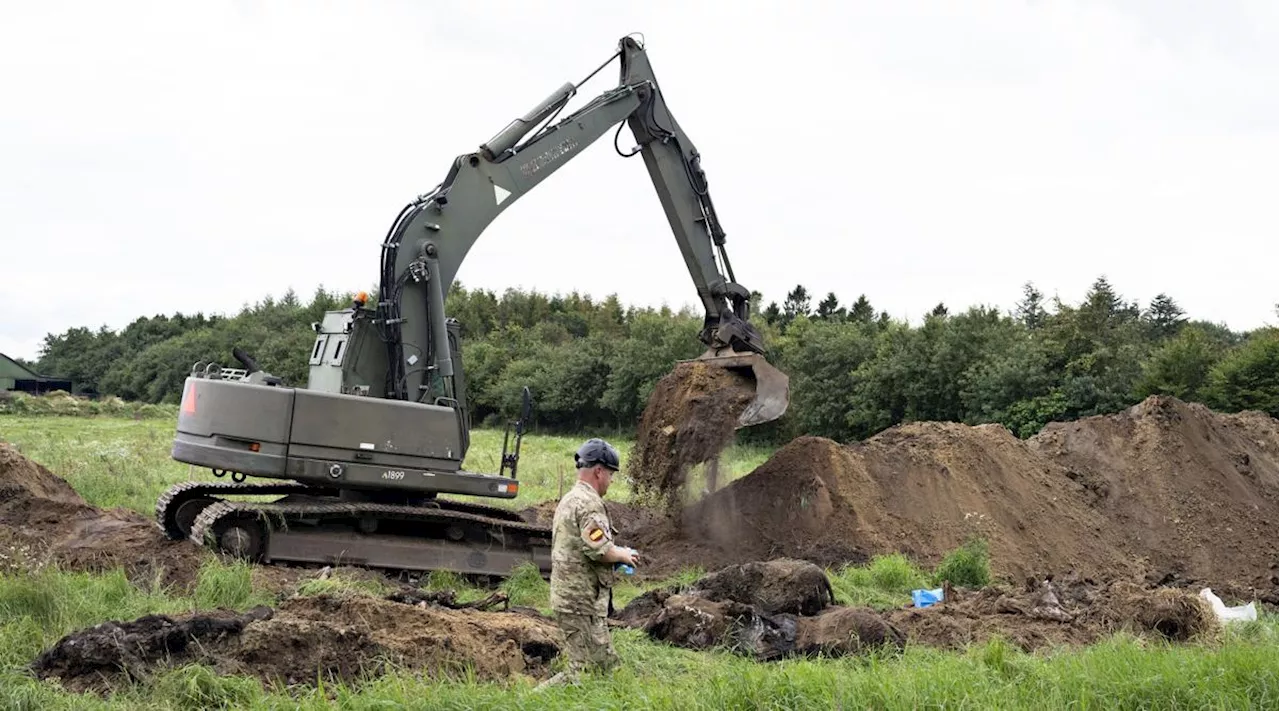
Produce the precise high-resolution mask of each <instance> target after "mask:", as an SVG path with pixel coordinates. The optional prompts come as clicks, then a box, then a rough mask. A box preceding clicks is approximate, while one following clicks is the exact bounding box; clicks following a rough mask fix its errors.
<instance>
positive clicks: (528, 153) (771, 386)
mask: <svg viewBox="0 0 1280 711" xmlns="http://www.w3.org/2000/svg"><path fill="white" fill-rule="evenodd" d="M615 58H617V59H620V60H621V61H620V64H621V71H620V80H619V83H618V85H617V86H616V87H614V88H611V89H609V90H608V91H605V92H604V93H602V94H600V95H599V96H597V97H595V98H594V99H593V100H591V101H590V102H589V103H588V104H587V105H585V106H584V107H582V108H581V109H578V110H577V111H575V112H573V113H571V114H569V115H568V116H566V117H564V118H562V119H560V120H559V121H558V122H556V123H551V120H553V119H554V118H555V116H556V115H557V114H558V113H559V112H560V111H561V110H562V109H563V108H564V106H565V105H566V104H567V103H568V101H569V100H570V99H571V98H572V97H573V96H574V95H575V94H576V93H577V88H578V86H580V85H581V84H582V83H584V82H585V81H587V80H588V79H590V78H591V76H594V75H595V74H596V73H598V72H599V71H600V70H601V69H603V68H604V67H605V66H607V65H608V64H609V63H610V62H612V60H613V59H615ZM544 121H545V122H547V123H546V124H545V125H544V126H543V127H542V128H540V129H535V127H536V126H537V124H539V123H542V122H544ZM623 123H625V124H626V125H627V126H628V127H629V128H630V129H631V132H632V134H633V136H634V137H635V139H636V142H637V144H638V145H637V146H636V147H635V148H634V149H632V151H631V152H629V153H623V152H622V151H621V150H618V152H619V153H620V154H621V155H623V156H625V157H630V156H633V155H635V154H636V153H639V154H640V155H641V156H642V158H643V160H644V163H645V166H646V168H647V169H648V172H649V176H650V178H651V179H652V182H653V185H654V188H655V190H656V191H657V194H658V198H659V201H660V202H661V204H662V207H663V210H664V211H665V213H666V215H667V219H668V221H669V222H670V225H671V229H672V232H673V234H674V236H675V238H676V242H677V244H678V245H679V248H680V252H681V254H682V255H683V257H684V260H685V263H686V264H687V266H688V268H689V273H690V276H691V277H692V278H693V282H694V287H695V290H696V292H697V294H698V297H699V298H700V300H701V301H702V304H703V306H704V308H705V312H706V315H705V320H704V325H703V329H702V331H701V333H700V336H699V338H700V340H701V341H702V342H703V343H704V344H706V345H707V348H708V350H707V352H706V353H704V355H703V359H705V360H708V361H712V360H714V359H717V358H723V359H726V360H724V361H723V362H721V361H716V362H717V363H719V364H721V365H725V366H727V367H735V368H739V369H742V370H744V371H745V370H750V371H751V372H752V374H753V375H755V376H756V378H757V382H758V383H759V385H758V387H760V388H761V389H762V392H761V397H760V398H758V402H757V403H756V406H754V407H752V408H751V409H750V410H749V412H747V413H744V416H743V418H742V424H744V425H746V424H756V423H758V422H763V421H767V420H771V419H776V418H777V417H779V416H781V414H782V412H783V411H785V408H786V401H787V392H786V378H785V376H784V375H782V374H781V373H779V372H777V371H776V370H774V369H772V367H771V366H769V365H768V363H766V362H765V361H764V359H763V358H762V357H760V356H761V355H762V354H763V352H764V343H763V341H762V339H761V337H760V334H759V332H758V331H757V330H756V329H755V328H754V327H753V326H752V325H751V324H750V323H749V322H748V320H747V315H748V300H749V298H750V292H749V291H748V290H747V289H745V288H744V287H743V286H741V285H740V284H738V283H736V281H735V280H734V277H733V271H732V267H731V266H730V264H729V260H728V255H727V254H726V252H725V248H724V244H725V233H724V230H723V228H722V227H721V225H720V222H719V219H718V217H717V215H716V212H715V208H714V206H713V205H712V202H711V196H710V193H709V192H708V190H707V178H706V174H705V173H704V172H703V170H702V167H701V157H700V155H699V154H698V151H697V149H696V148H695V147H694V145H693V142H692V141H690V140H689V138H688V136H686V135H685V134H684V132H683V131H682V130H681V128H680V126H679V124H678V123H677V122H676V121H675V118H674V117H673V116H672V114H671V111H670V110H669V109H668V107H667V105H666V102H665V100H664V99H663V96H662V91H661V89H660V87H659V85H658V82H657V78H656V77H655V75H654V72H653V68H652V66H651V65H650V63H649V59H648V57H647V55H646V54H645V50H644V48H643V46H642V45H641V44H640V43H638V42H637V41H636V40H635V39H633V38H632V37H629V36H628V37H624V38H623V39H622V40H621V41H620V42H619V47H618V51H617V53H616V54H615V55H614V56H613V57H610V59H609V60H608V61H606V62H605V64H604V65H601V67H600V68H598V69H596V71H595V72H592V75H590V76H588V77H587V79H584V80H583V82H579V84H578V85H574V84H569V83H567V84H565V85H564V86H562V87H560V88H559V89H558V90H557V91H556V92H555V93H553V94H552V95H551V96H549V97H547V99H546V100H544V101H543V102H542V103H540V104H539V105H538V106H537V107H535V108H534V109H533V110H532V111H530V112H529V113H527V114H525V115H524V116H523V117H521V118H519V119H516V120H515V121H513V122H511V123H510V124H509V125H508V126H507V127H506V128H504V129H503V130H502V131H500V132H499V133H498V134H497V135H495V136H494V137H493V138H492V139H490V140H489V141H487V142H485V143H484V144H482V145H481V146H480V147H479V150H477V151H475V152H472V153H468V154H465V155H461V156H459V157H458V158H456V159H455V160H454V163H453V166H452V167H451V169H450V170H449V173H448V175H447V176H446V177H445V179H444V181H443V182H441V183H440V185H438V186H436V188H435V189H434V190H432V191H431V192H429V193H427V194H425V195H421V196H419V197H418V198H417V199H416V200H414V201H413V202H412V203H410V204H409V205H407V206H406V207H405V208H404V210H402V211H401V213H400V214H399V215H398V216H397V218H396V220H395V222H394V223H393V225H392V227H391V229H390V230H389V232H388V236H387V239H386V240H385V241H384V244H383V247H382V248H383V258H382V271H381V275H380V287H379V294H378V303H377V305H376V313H377V316H376V318H375V321H374V323H375V324H376V326H377V327H378V330H379V334H380V337H381V340H382V342H383V343H384V344H385V346H386V350H387V372H386V379H385V396H386V397H389V398H393V399H401V400H414V401H424V400H427V399H429V398H432V397H434V398H436V401H437V402H441V401H445V402H447V401H456V400H457V399H458V397H457V392H456V390H457V388H456V386H455V385H453V376H454V364H453V362H452V359H453V351H454V349H451V348H449V347H447V346H444V344H447V343H448V338H449V334H448V330H447V315H446V314H445V312H444V300H445V295H446V294H448V292H449V286H450V284H452V282H453V280H454V277H455V275H456V274H457V271H458V269H459V267H460V266H461V264H462V261H463V259H464V258H465V257H466V255H467V252H468V251H469V250H470V249H471V246H472V245H473V244H474V243H475V241H476V240H477V239H478V238H479V237H480V235H481V234H482V233H483V232H484V230H485V229H486V228H487V227H488V226H489V224H490V223H492V222H493V220H494V219H496V218H497V217H498V215H500V214H502V212H503V211H505V210H506V209H507V208H508V207H510V206H511V205H513V204H514V203H515V202H516V201H517V200H519V199H520V198H521V197H523V196H524V195H525V194H527V193H528V192H529V191H531V190H533V189H534V188H535V187H536V186H537V185H538V184H539V183H541V182H542V181H543V180H546V179H547V178H548V177H550V176H551V175H552V174H553V173H555V172H556V171H557V170H559V169H560V168H561V167H563V166H564V165H566V164H567V163H568V162H569V161H571V160H573V159H574V158H575V157H577V156H578V155H580V154H581V153H582V152H583V151H584V150H586V148H587V147H588V146H590V145H591V144H592V143H593V142H595V141H596V140H597V139H599V138H600V137H601V136H603V135H605V134H606V133H608V132H609V131H610V130H611V129H613V128H614V127H615V126H616V127H617V130H618V131H619V132H620V131H621V129H622V124H623ZM530 133H532V135H530ZM526 136H527V138H526ZM614 141H615V150H617V145H616V143H617V136H615V138H614ZM753 355H754V357H753Z"/></svg>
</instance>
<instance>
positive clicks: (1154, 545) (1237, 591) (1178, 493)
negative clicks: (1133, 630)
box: [1028, 397, 1280, 604]
mask: <svg viewBox="0 0 1280 711" xmlns="http://www.w3.org/2000/svg"><path fill="white" fill-rule="evenodd" d="M1028 445H1029V447H1030V449H1031V450H1032V451H1034V452H1036V453H1038V454H1040V455H1042V456H1043V457H1044V458H1046V459H1049V460H1051V461H1052V462H1054V463H1055V464H1056V465H1058V467H1059V468H1060V471H1061V472H1062V475H1063V476H1065V477H1067V478H1069V479H1072V480H1073V481H1076V482H1078V483H1079V484H1080V485H1081V486H1082V487H1083V488H1084V491H1083V492H1082V493H1083V502H1084V503H1085V504H1086V506H1087V508H1088V509H1089V510H1091V511H1096V512H1098V513H1099V514H1101V515H1102V517H1103V518H1104V519H1106V521H1107V523H1108V525H1107V527H1106V531H1107V540H1108V542H1109V544H1110V545H1112V546H1114V547H1116V548H1119V549H1121V550H1125V551H1128V552H1129V553H1131V554H1133V555H1138V556H1142V557H1144V558H1146V559H1147V560H1148V561H1149V562H1150V565H1151V566H1152V567H1153V568H1154V569H1155V572H1156V574H1157V577H1158V578H1159V579H1160V580H1161V581H1163V582H1168V583H1177V584H1179V585H1186V586H1205V585H1208V586H1211V587H1213V588H1214V589H1215V590H1219V591H1225V592H1226V593H1227V594H1228V595H1235V596H1242V597H1250V596H1251V593H1252V592H1253V591H1255V590H1256V591H1267V592H1263V593H1262V595H1263V596H1264V598H1266V597H1269V600H1268V601H1269V602H1271V603H1272V604H1275V602H1276V599H1275V593H1276V588H1277V586H1280V577H1278V576H1277V555H1276V545H1275V542H1276V539H1277V536H1278V535H1280V523H1278V521H1277V508H1278V507H1280V495H1278V493H1277V489H1278V487H1280V484H1278V480H1277V471H1280V468H1278V465H1277V421H1276V420H1275V419H1274V418H1272V417H1268V416H1267V415H1264V414H1262V413H1256V412H1255V413H1243V414H1238V415H1224V414H1220V413H1215V412H1213V411H1211V410H1209V409H1208V408H1206V407H1204V406H1203V405H1199V404H1188V403H1185V402H1182V401H1180V400H1178V399H1176V398H1172V397H1150V398H1147V399H1146V400H1144V401H1143V402H1141V403H1139V404H1138V405H1135V406H1134V407H1132V408H1130V409H1128V410H1126V411H1125V412H1122V413H1118V414H1114V415H1105V416H1098V417H1090V418H1087V419H1082V420H1077V421H1075V422H1065V423H1053V424H1050V425H1048V426H1047V427H1045V428H1044V430H1043V431H1041V432H1040V433H1039V434H1037V435H1036V436H1035V437H1033V438H1032V439H1031V440H1030V441H1029V442H1028Z"/></svg>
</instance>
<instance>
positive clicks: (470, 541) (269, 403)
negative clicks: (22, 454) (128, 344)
mask: <svg viewBox="0 0 1280 711" xmlns="http://www.w3.org/2000/svg"><path fill="white" fill-rule="evenodd" d="M614 59H619V60H620V64H621V78H620V81H619V83H618V85H617V86H616V87H614V88H612V89H610V90H608V91H606V92H604V93H603V94H601V95H599V96H597V97H596V98H594V99H593V100H591V101H590V102H589V103H588V104H587V105H586V106H584V107H583V108H582V109H580V110H578V111H576V112H574V113H572V114H571V115H568V116H566V117H565V118H563V119H561V120H560V121H558V122H556V123H552V121H553V120H554V119H555V117H556V115H558V114H559V113H560V111H561V109H563V108H564V106H565V105H566V104H567V103H568V101H569V100H570V98H572V97H573V96H574V95H575V94H576V93H577V89H578V87H579V86H581V84H582V83H583V82H585V81H587V80H589V79H590V78H591V77H592V76H595V74H596V73H598V72H599V71H600V70H601V69H603V68H604V67H606V66H608V64H609V63H610V62H612V61H613V60H614ZM583 82H579V84H577V85H574V84H565V85H564V86H562V87H561V88H560V89H558V90H557V91H556V92H555V93H554V94H552V95H551V96H550V97H548V98H547V99H546V100H545V101H543V102H542V103H541V104H539V105H538V106H537V107H536V108H534V109H533V110H532V111H530V112H529V113H528V114H526V115H525V116H523V117H521V118H519V119H516V120H515V121H513V122H512V123H511V124H509V125H508V126H507V127H506V128H504V129H503V130H502V131H501V132H499V133H498V134H497V135H496V136H494V137H493V138H492V139H490V140H489V141H488V142H486V143H484V144H483V145H481V146H480V148H479V150H477V151H476V152H473V153H468V154H465V155H462V156H459V157H458V158H457V159H455V161H454V163H453V167H452V168H451V169H450V170H449V173H448V175H447V176H446V177H445V179H444V181H443V182H442V183H440V185H438V186H436V187H435V188H434V189H433V190H432V191H431V192H429V193H427V194H425V195H421V196H419V197H418V198H417V199H415V200H413V201H412V202H411V203H409V204H408V205H406V206H405V207H404V208H403V209H402V210H401V212H400V214H399V215H397V216H396V219H395V221H394V223H393V224H392V226H391V229H390V230H389V232H388V233H387V236H386V239H385V241H384V242H383V243H382V259H381V273H380V282H379V289H378V294H377V300H376V302H375V303H372V304H370V303H368V300H367V298H362V297H357V299H356V301H355V303H353V305H352V306H351V307H350V308H347V309H344V310H340V311H330V312H328V313H327V314H326V315H325V317H324V320H323V321H322V322H320V323H317V324H315V325H314V327H315V330H316V334H317V335H316V340H315V344H314V347H313V349H312V351H311V354H310V371H309V375H308V382H307V387H306V388H300V387H290V386H288V385H287V384H285V383H283V382H281V380H280V379H279V378H277V377H273V376H271V375H269V374H267V373H266V372H264V371H262V370H261V369H260V368H259V367H258V366H257V364H256V363H255V362H254V361H253V359H252V358H251V357H249V356H248V355H247V354H245V353H244V352H243V351H242V350H240V349H239V348H236V349H235V350H234V355H235V357H236V359H237V360H239V361H240V363H241V364H242V365H243V366H244V368H243V369H238V368H237V369H224V368H221V367H219V366H218V365H216V364H212V363H211V364H209V365H204V364H202V363H197V364H196V365H195V366H194V367H193V368H192V372H191V374H190V376H189V377H188V378H187V379H186V382H185V384H184V395H183V399H182V405H181V407H180V411H179V416H178V425H177V434H176V437H175V440H174V443H173V450H172V456H173V458H174V459H176V460H177V461H180V462H186V463H189V464H193V465H199V466H202V467H209V468H210V469H212V470H213V472H214V474H215V475H216V476H218V477H223V476H226V475H227V474H230V475H231V479H232V481H223V482H184V483H180V484H176V485H174V486H173V487H172V488H170V489H169V490H168V491H166V492H165V493H164V494H163V495H162V496H161V497H160V498H159V500H158V501H157V503H156V517H157V522H158V524H159V526H160V527H161V529H163V530H164V532H165V534H166V535H167V536H169V537H170V538H174V539H181V538H187V537H189V538H191V539H192V540H194V541H197V542H199V543H201V544H203V545H207V546H210V547H211V548H213V549H215V550H218V551H221V552H224V553H228V554H231V555H235V556H240V557H243V558H247V559H250V560H254V561H260V562H265V563H273V562H297V563H313V564H315V563H325V564H332V563H344V564H351V565H361V566H367V567H374V568H386V569H394V570H410V571H427V570H450V571H455V572H459V573H464V574H486V575H494V576H505V575H508V574H509V573H510V572H511V571H512V569H514V568H515V567H516V566H519V565H521V564H523V563H525V562H526V561H533V562H534V563H535V564H536V565H537V566H538V567H539V569H541V570H542V572H543V575H548V574H549V572H550V566H551V561H550V544H551V532H550V530H549V529H548V528H546V527H543V526H537V525H533V524H530V523H528V522H525V521H524V520H522V519H521V518H520V517H519V515H517V514H516V513H515V512H514V511H510V510H507V509H504V508H501V507H497V506H488V505H483V504H478V503H472V502H466V501H460V500H457V499H453V498H440V496H439V495H440V494H445V495H460V496H470V497H491V498H499V499H511V498H514V497H515V496H516V494H517V491H518V489H519V481H518V479H517V477H516V473H517V466H518V463H519V456H520V442H521V438H522V437H523V434H524V430H525V427H526V426H527V422H528V417H529V412H530V406H531V402H530V393H529V390H528V388H525V391H524V407H523V410H522V413H521V415H520V417H519V419H518V420H517V421H516V422H515V423H514V424H515V437H514V440H512V439H511V437H510V434H511V432H510V429H509V430H508V436H507V438H506V439H504V443H503V453H502V459H501V464H500V466H499V471H498V472H497V473H496V474H484V473H474V472H468V471H464V470H463V469H462V464H463V460H464V459H465V457H466V454H467V448H468V446H469V443H470V429H471V423H470V417H469V411H468V401H467V391H466V378H465V377H464V370H463V367H462V353H461V348H460V333H461V331H460V329H461V325H460V324H459V323H458V322H457V320H455V319H452V318H450V317H449V316H448V315H447V314H446V313H445V308H444V307H445V294H447V293H448V291H449V285H450V283H451V282H452V281H453V279H454V276H455V274H456V273H457V271H458V268H459V266H460V265H461V263H462V260H463V258H464V257H465V256H466V254H467V251H468V250H469V249H470V247H471V245H472V244H474V243H475V241H476V239H477V238H479V236H480V234H481V233H482V232H483V231H484V230H485V228H486V227H487V226H488V225H489V224H490V223H491V222H492V221H493V220H494V219H495V218H497V216H498V215H499V214H501V213H502V212H503V211H504V210H505V209H507V208H508V207H510V206H511V204H512V203H514V202H515V201H516V200H517V199H519V198H520V197H522V196H523V195H525V194H526V193H528V192H529V191H530V190H532V189H533V188H534V187H535V186H537V185H538V184H539V183H541V182H542V181H543V180H545V179H547V178H548V177H549V176H550V175H551V174H552V173H554V172H555V171H556V170H558V169H559V168H561V167H562V166H564V165H565V164H566V163H568V162H569V161H570V160H572V159H573V158H574V157H576V156H578V155H580V154H581V153H582V152H583V151H584V150H585V149H586V148H587V147H588V146H589V145H590V144H591V143H592V142H593V141H595V140H596V139H598V138H600V137H601V136H602V135H604V134H605V133H606V132H608V131H609V130H610V129H611V128H612V127H613V126H615V125H617V127H618V133H617V134H615V136H614V148H615V150H618V152H619V153H620V154H621V155H623V156H624V157H630V156H633V155H635V154H636V153H639V154H640V155H641V156H642V157H643V159H644V164H645V166H646V167H647V168H648V171H649V176H650V178H651V179H652V181H653V185H654V188H655V189H656V190H657V193H658V198H659V200H660V202H661V204H662V207H663V209H664V211H665V212H666V215H667V219H668V221H669V222H670V224H671V228H672V231H673V233H674V235H675V238H676V242H677V243H678V245H679V247H680V251H681V254H682V255H683V256H684V259H685V262H686V264H687V265H688V268H689V273H690V275H691V276H692V277H693V281H694V286H695V287H696V290H697V293H698V296H699V298H700V299H701V300H702V303H703V305H704V306H705V307H706V318H705V321H704V324H703V328H702V331H701V333H700V334H699V339H700V340H701V341H702V342H703V343H704V344H705V345H706V346H707V350H706V351H705V352H704V353H703V354H702V355H701V356H699V358H698V359H697V360H699V361H701V362H706V363H708V364H711V365H718V366H722V367H725V368H731V369H734V370H736V371H740V372H743V373H745V374H747V375H749V376H751V378H752V379H754V382H755V384H756V398H755V400H754V401H753V402H752V403H751V404H750V405H748V407H747V408H746V410H745V411H744V412H743V413H742V415H741V417H740V418H739V421H738V426H739V427H744V426H750V425H755V424H759V423H762V422H767V421H770V420H774V419H777V418H778V417H780V416H781V415H782V414H783V413H784V412H785V411H786V408H787V404H788V399H789V386H788V379H787V376H786V375H785V374H784V373H782V372H780V371H778V370H777V369H776V368H774V367H773V366H771V365H769V363H768V362H767V361H766V360H765V359H764V357H763V353H764V343H763V342H762V339H761V336H760V334H759V332H758V331H757V330H756V329H755V328H754V327H753V326H752V325H751V324H750V323H749V321H748V318H747V317H748V300H749V297H750V292H749V291H748V290H747V289H745V288H744V287H742V286H741V285H739V284H737V283H736V282H735V280H734V276H733V270H732V268H731V267H730V266H729V260H728V257H727V255H726V254H725V250H724V243H725V234H724V231H723V230H722V229H721V227H720V221H719V218H717V216H716V213H715V209H714V208H713V207H712V204H711V197H710V195H709V193H708V191H707V181H706V176H705V174H704V173H703V171H702V168H701V159H700V156H699V155H698V152H697V150H696V149H695V148H694V146H693V143H692V142H691V141H690V140H689V138H688V137H687V136H685V134H684V132H683V131H681V129H680V126H679V124H677V123H676V121H675V119H674V118H672V115H671V112H670V111H669V110H668V108H667V106H666V103H665V101H664V100H663V96H662V91H661V90H660V89H659V87H658V82H657V79H656V78H655V77H654V73H653V69H652V67H651V66H650V65H649V59H648V57H647V56H646V54H645V50H644V47H643V46H642V44H641V43H639V42H637V41H636V40H635V39H633V38H632V37H630V36H628V37H624V38H622V40H621V41H620V42H619V46H618V51H617V52H616V53H615V54H614V55H613V56H612V57H610V58H609V60H608V61H606V62H605V63H604V64H602V65H601V66H600V67H599V68H597V69H596V70H595V71H594V72H592V73H591V75H589V76H588V77H587V78H586V79H584V80H583ZM544 121H545V123H543V122H544ZM623 122H625V123H626V124H627V125H628V126H629V127H630V129H631V132H632V134H633V135H634V136H635V139H636V142H637V144H638V145H637V146H636V147H635V148H633V149H632V150H631V151H630V152H629V153H623V152H622V151H621V150H619V149H618V147H617V138H618V135H619V134H620V133H621V130H622V123H623ZM539 123H543V125H542V126H541V127H540V128H537V129H536V130H535V125H536V124H539ZM531 132H532V135H530V133H531ZM526 137H527V138H526ZM248 477H264V478H267V479H276V480H281V481H278V482H275V483H262V484H257V483H246V482H245V479H246V478H248ZM230 496H252V497H253V500H250V501H244V500H233V499H230V498H228V497H230ZM263 496H276V497H278V498H276V499H274V500H271V501H264V500H263V498H262V497H263Z"/></svg>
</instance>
